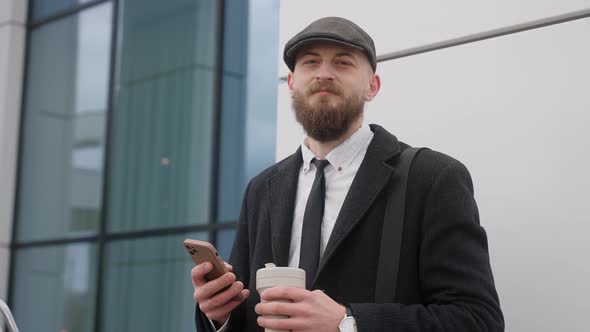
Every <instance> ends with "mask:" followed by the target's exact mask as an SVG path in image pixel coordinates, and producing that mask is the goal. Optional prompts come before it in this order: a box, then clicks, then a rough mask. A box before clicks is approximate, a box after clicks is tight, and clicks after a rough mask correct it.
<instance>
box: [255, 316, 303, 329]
mask: <svg viewBox="0 0 590 332" xmlns="http://www.w3.org/2000/svg"><path fill="white" fill-rule="evenodd" d="M257 323H258V325H260V326H261V327H263V328H266V329H272V330H279V331H298V330H307V328H308V326H307V323H306V320H305V319H302V318H291V317H265V316H259V317H258V319H257Z"/></svg>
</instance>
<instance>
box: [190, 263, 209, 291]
mask: <svg viewBox="0 0 590 332" xmlns="http://www.w3.org/2000/svg"><path fill="white" fill-rule="evenodd" d="M212 269H213V265H212V264H211V263H209V262H204V263H201V264H198V265H195V267H193V269H192V270H191V277H192V278H191V279H192V281H193V287H195V288H197V287H201V286H203V285H204V284H205V283H206V282H207V280H206V279H205V275H206V274H207V273H209V272H211V270H212Z"/></svg>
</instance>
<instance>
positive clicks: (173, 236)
mask: <svg viewBox="0 0 590 332" xmlns="http://www.w3.org/2000/svg"><path fill="white" fill-rule="evenodd" d="M263 2H264V1H263ZM266 3H267V4H269V5H268V6H266V7H265V9H264V10H267V11H271V12H274V13H275V15H274V16H273V15H270V16H267V17H268V19H267V20H268V22H266V24H267V25H268V24H270V25H271V26H273V27H274V29H275V33H276V34H277V35H278V3H276V1H270V2H266ZM253 7H254V6H252V4H250V3H249V2H248V1H221V0H167V1H160V0H118V1H117V0H111V1H104V0H100V1H90V0H58V1H46V0H30V2H29V19H28V21H29V23H28V26H27V29H28V39H27V40H28V42H27V43H28V44H27V58H26V70H25V83H24V97H23V106H22V117H21V134H20V152H19V167H18V183H17V193H16V207H15V216H14V218H15V219H14V220H15V221H14V230H13V242H12V243H13V244H12V248H13V250H12V259H11V267H10V279H9V286H8V292H9V293H8V298H9V304H10V305H11V307H12V310H13V312H14V315H15V318H16V320H17V322H18V324H19V327H20V328H21V329H22V330H23V331H109V332H111V331H191V330H194V327H193V325H194V324H193V315H194V305H195V304H194V300H193V298H192V295H193V288H192V285H191V282H190V269H191V268H192V266H193V263H192V261H191V259H190V257H189V256H188V255H187V253H186V252H185V251H184V249H183V247H182V240H183V239H185V238H194V239H201V240H207V241H210V242H212V243H214V244H215V245H216V246H217V248H218V249H219V251H220V254H221V255H222V256H224V258H226V259H227V258H228V255H229V251H230V249H231V245H232V242H233V238H234V228H235V226H236V224H237V218H238V214H239V207H240V201H241V196H242V192H243V189H244V188H245V185H246V183H247V180H248V179H249V178H250V177H251V176H252V175H253V173H255V172H258V171H259V170H260V169H261V168H262V167H265V166H267V165H269V164H271V163H272V162H273V161H274V155H275V151H274V146H270V147H269V146H266V145H265V144H268V143H261V145H260V146H259V147H263V148H261V149H260V148H256V147H257V145H256V144H253V143H256V142H253V140H252V137H260V133H259V132H254V129H255V128H261V125H257V123H256V122H257V121H259V120H260V119H264V123H263V124H262V128H264V132H265V135H266V136H264V135H263V137H262V139H263V140H264V142H269V141H270V142H273V143H272V144H274V141H275V139H274V136H275V132H274V131H275V128H274V126H275V125H274V123H275V120H276V119H275V117H276V115H275V114H276V112H275V108H274V107H275V100H276V91H274V90H269V91H267V92H266V94H267V95H263V96H261V95H259V92H260V91H256V90H250V89H249V88H248V87H247V85H248V84H249V83H248V82H252V81H261V80H267V81H268V80H270V82H271V84H270V86H271V87H273V86H274V89H276V77H277V73H276V72H273V71H272V70H271V71H268V63H265V68H266V69H267V70H266V71H258V70H253V68H252V67H249V64H248V63H249V62H248V58H249V57H252V56H253V51H252V50H250V51H249V48H248V46H249V43H250V40H251V39H252V38H250V37H249V31H253V30H255V29H253V28H252V26H253V25H252V22H250V21H249V17H250V15H251V13H252V11H253V10H255V9H253ZM271 34H272V31H271ZM276 39H277V40H269V41H268V42H267V43H268V44H269V46H270V47H271V48H272V47H274V49H278V48H277V47H276V43H278V38H276ZM257 43H260V41H257ZM250 46H251V45H250ZM264 52H266V51H264ZM270 58H271V59H275V58H277V55H276V54H271V55H270ZM275 67H276V66H275ZM248 75H250V76H248ZM257 75H258V77H256V76H257ZM273 82H274V85H273ZM260 97H262V98H267V99H268V100H269V101H270V103H268V105H269V107H268V108H267V109H265V108H264V107H262V108H261V107H257V108H256V109H254V108H252V107H251V108H249V107H248V105H249V100H250V99H251V98H260ZM250 104H251V102H250ZM268 123H271V124H272V125H271V128H268V127H269V126H268ZM269 137H271V138H272V139H271V140H268V138H269ZM246 144H248V148H246ZM252 160H254V161H252Z"/></svg>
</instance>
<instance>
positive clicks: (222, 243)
mask: <svg viewBox="0 0 590 332" xmlns="http://www.w3.org/2000/svg"><path fill="white" fill-rule="evenodd" d="M235 237H236V230H235V229H233V228H232V229H223V230H220V231H219V232H217V245H216V247H217V252H218V253H219V256H221V258H223V260H224V261H226V262H227V261H229V255H230V254H231V249H232V247H233V245H234V238H235Z"/></svg>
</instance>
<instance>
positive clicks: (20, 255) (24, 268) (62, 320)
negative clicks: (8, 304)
mask: <svg viewBox="0 0 590 332" xmlns="http://www.w3.org/2000/svg"><path fill="white" fill-rule="evenodd" d="M14 258H15V262H16V264H15V266H14V268H15V272H14V273H15V275H16V276H17V282H15V283H14V288H15V289H14V290H13V291H14V294H15V295H14V301H13V304H12V310H13V312H14V317H15V320H16V322H17V323H18V326H19V329H20V330H21V331H83V332H84V331H87V332H90V331H93V326H94V312H95V299H96V276H97V271H96V266H97V264H96V263H97V252H96V246H95V245H92V244H90V243H79V244H69V245H65V246H64V245H58V246H43V247H35V248H23V249H19V250H17V253H16V255H15V257H14Z"/></svg>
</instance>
